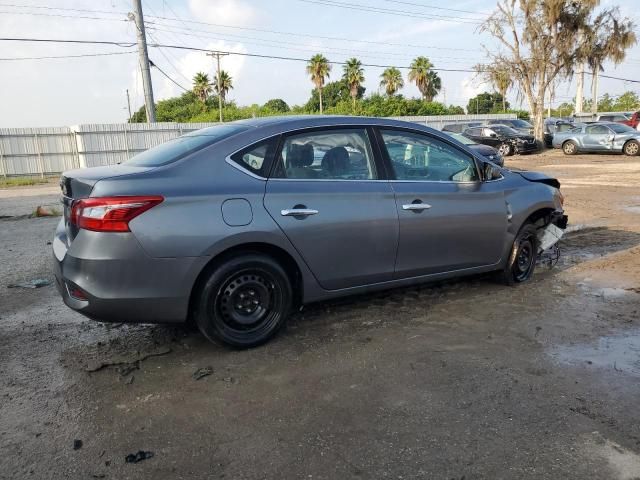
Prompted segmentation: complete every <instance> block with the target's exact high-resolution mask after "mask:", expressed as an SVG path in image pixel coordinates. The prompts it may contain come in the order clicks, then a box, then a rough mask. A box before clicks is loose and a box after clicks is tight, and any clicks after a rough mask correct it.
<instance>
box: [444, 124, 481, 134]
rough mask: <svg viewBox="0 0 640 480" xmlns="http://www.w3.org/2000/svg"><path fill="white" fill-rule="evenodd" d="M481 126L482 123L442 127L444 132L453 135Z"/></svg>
mask: <svg viewBox="0 0 640 480" xmlns="http://www.w3.org/2000/svg"><path fill="white" fill-rule="evenodd" d="M479 125H482V122H462V123H450V124H448V125H445V126H444V127H442V131H443V132H451V133H462V132H464V131H465V130H466V129H467V128H469V127H477V126H479Z"/></svg>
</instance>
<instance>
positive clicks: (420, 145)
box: [381, 130, 479, 182]
mask: <svg viewBox="0 0 640 480" xmlns="http://www.w3.org/2000/svg"><path fill="white" fill-rule="evenodd" d="M381 133H382V139H383V141H384V145H385V147H386V149H387V153H388V154H389V159H390V160H391V166H392V167H393V171H394V173H395V176H396V179H397V180H415V181H430V182H474V181H477V180H479V176H478V171H477V169H476V164H475V162H474V160H473V157H472V156H471V155H469V154H467V153H465V152H464V151H462V150H459V149H457V148H456V147H454V146H453V145H450V144H448V143H446V142H443V141H442V140H439V139H437V138H435V137H431V136H429V135H422V134H419V133H413V132H405V131H402V130H381Z"/></svg>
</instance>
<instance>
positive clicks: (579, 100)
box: [573, 62, 584, 113]
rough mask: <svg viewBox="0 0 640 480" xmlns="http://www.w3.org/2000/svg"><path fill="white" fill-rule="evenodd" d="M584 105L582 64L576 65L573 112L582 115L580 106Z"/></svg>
mask: <svg viewBox="0 0 640 480" xmlns="http://www.w3.org/2000/svg"><path fill="white" fill-rule="evenodd" d="M583 103H584V62H580V63H579V64H578V74H577V77H576V106H575V107H574V109H573V111H574V112H575V113H582V104H583Z"/></svg>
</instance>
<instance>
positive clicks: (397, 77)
mask: <svg viewBox="0 0 640 480" xmlns="http://www.w3.org/2000/svg"><path fill="white" fill-rule="evenodd" d="M380 78H381V79H382V80H380V86H381V87H384V90H385V92H386V93H387V95H388V96H389V97H391V96H393V95H395V94H396V92H397V91H398V90H400V89H401V88H402V87H404V80H403V79H402V73H400V70H398V69H397V68H396V67H389V68H387V69H386V70H385V71H384V72H382V75H380Z"/></svg>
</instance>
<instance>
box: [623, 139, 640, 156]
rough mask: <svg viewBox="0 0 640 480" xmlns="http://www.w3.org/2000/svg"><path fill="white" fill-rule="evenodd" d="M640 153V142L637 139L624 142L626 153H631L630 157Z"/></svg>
mask: <svg viewBox="0 0 640 480" xmlns="http://www.w3.org/2000/svg"><path fill="white" fill-rule="evenodd" d="M638 153H640V143H638V142H636V141H635V140H629V141H628V142H627V143H625V144H624V154H625V155H629V156H630V157H635V156H636V155H638Z"/></svg>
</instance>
